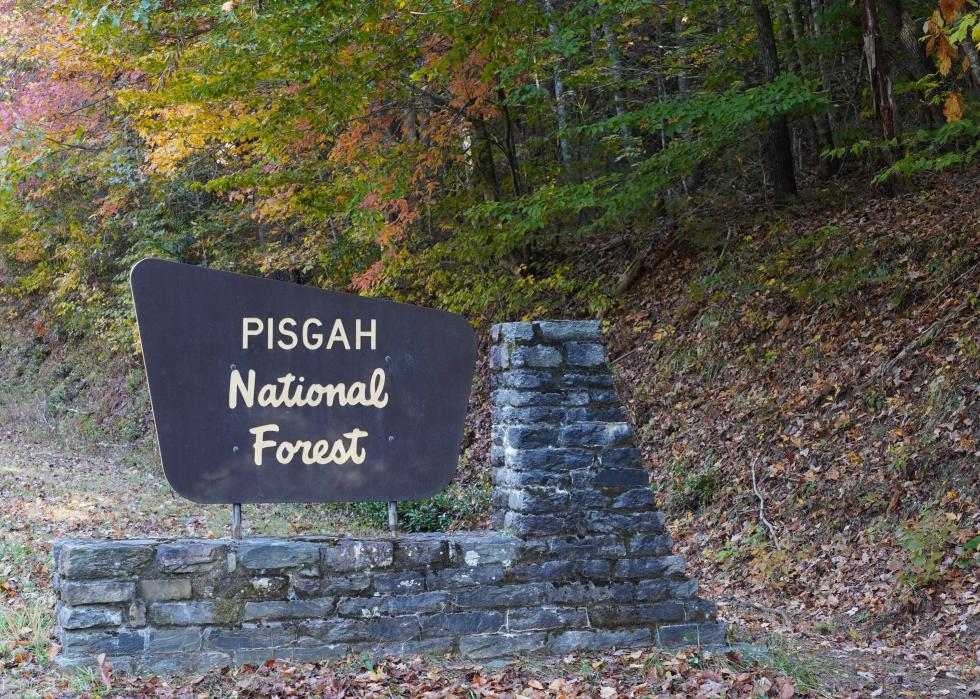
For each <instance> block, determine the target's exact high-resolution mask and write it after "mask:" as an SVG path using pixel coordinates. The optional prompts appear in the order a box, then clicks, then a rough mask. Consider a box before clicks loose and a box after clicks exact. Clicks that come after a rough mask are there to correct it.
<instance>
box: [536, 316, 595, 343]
mask: <svg viewBox="0 0 980 699" xmlns="http://www.w3.org/2000/svg"><path fill="white" fill-rule="evenodd" d="M534 326H535V327H536V328H537V329H538V332H539V333H541V337H542V339H544V340H546V341H549V342H568V341H569V340H593V341H595V340H599V339H600V338H601V337H602V329H601V328H602V326H601V323H600V321H598V320H539V321H537V322H536V323H534Z"/></svg>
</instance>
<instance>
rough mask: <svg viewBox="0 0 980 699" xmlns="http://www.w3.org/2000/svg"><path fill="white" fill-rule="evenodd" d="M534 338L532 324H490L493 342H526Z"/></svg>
mask: <svg viewBox="0 0 980 699" xmlns="http://www.w3.org/2000/svg"><path fill="white" fill-rule="evenodd" d="M533 339H534V326H532V325H531V324H530V323H526V322H514V323H494V324H493V325H491V326H490V340H491V341H492V342H493V343H518V342H520V343H527V342H531V341H532V340H533Z"/></svg>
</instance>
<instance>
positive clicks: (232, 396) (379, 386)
mask: <svg viewBox="0 0 980 699" xmlns="http://www.w3.org/2000/svg"><path fill="white" fill-rule="evenodd" d="M239 398H241V401H242V403H244V404H245V407H247V408H251V407H252V406H254V405H255V404H256V403H257V404H258V405H260V406H262V407H263V408H282V407H285V408H302V407H307V406H309V407H317V406H319V405H323V404H325V405H327V406H328V407H329V406H332V405H333V404H334V403H337V404H338V405H343V406H347V405H363V406H365V407H369V408H383V407H385V406H386V405H388V392H387V391H385V370H384V369H381V368H378V369H375V370H374V373H372V374H371V379H370V381H369V382H368V383H365V382H364V381H354V382H353V383H351V384H344V383H328V384H319V383H310V384H307V383H306V377H305V376H300V377H299V378H298V380H297V377H296V375H295V374H285V375H284V376H280V377H279V378H277V379H276V380H275V382H274V383H266V384H262V386H261V387H260V388H259V390H258V395H256V391H255V372H254V371H252V370H249V372H248V380H247V381H246V380H242V372H240V371H239V370H238V369H232V372H231V379H230V381H229V382H228V407H229V408H231V409H232V410H234V409H235V408H237V407H238V399H239Z"/></svg>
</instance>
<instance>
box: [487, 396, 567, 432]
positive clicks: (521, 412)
mask: <svg viewBox="0 0 980 699" xmlns="http://www.w3.org/2000/svg"><path fill="white" fill-rule="evenodd" d="M549 395H550V394H549ZM556 395H557V394H556ZM565 415H566V409H565V408H560V407H558V406H547V405H545V406H530V407H523V408H518V407H514V406H512V405H502V406H499V407H494V408H493V409H491V411H490V417H491V419H492V420H493V422H494V424H495V425H505V424H514V423H539V422H540V423H557V422H561V421H562V419H563V418H564V417H565Z"/></svg>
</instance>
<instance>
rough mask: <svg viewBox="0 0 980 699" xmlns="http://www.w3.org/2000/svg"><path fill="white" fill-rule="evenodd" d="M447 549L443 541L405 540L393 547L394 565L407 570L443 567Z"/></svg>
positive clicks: (431, 539) (447, 554)
mask: <svg viewBox="0 0 980 699" xmlns="http://www.w3.org/2000/svg"><path fill="white" fill-rule="evenodd" d="M448 556H449V548H448V546H447V544H446V541H445V540H444V539H441V538H440V539H433V538H426V539H422V538H418V539H416V538H406V539H403V540H400V541H398V542H397V544H396V546H395V561H394V562H395V564H396V565H400V566H405V567H408V568H417V567H423V566H431V565H445V563H446V560H447V558H448Z"/></svg>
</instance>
